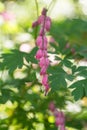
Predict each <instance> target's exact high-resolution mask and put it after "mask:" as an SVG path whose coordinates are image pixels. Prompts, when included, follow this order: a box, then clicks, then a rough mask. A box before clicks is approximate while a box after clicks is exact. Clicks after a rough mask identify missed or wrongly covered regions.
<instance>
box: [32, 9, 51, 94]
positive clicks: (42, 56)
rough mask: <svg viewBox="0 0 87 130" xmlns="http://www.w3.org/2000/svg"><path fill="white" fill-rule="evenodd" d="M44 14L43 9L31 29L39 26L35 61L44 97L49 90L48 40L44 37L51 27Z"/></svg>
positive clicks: (48, 19) (45, 11)
mask: <svg viewBox="0 0 87 130" xmlns="http://www.w3.org/2000/svg"><path fill="white" fill-rule="evenodd" d="M46 13H47V9H45V8H44V9H43V10H42V12H41V15H40V16H39V18H38V20H37V21H35V22H34V23H33V24H32V27H33V28H34V27H36V26H38V25H40V31H39V36H38V37H37V39H36V45H37V46H38V51H37V53H36V59H37V60H38V61H39V66H40V68H41V70H40V75H41V76H42V85H43V86H44V89H45V95H46V94H47V92H48V90H49V83H48V74H47V68H48V66H49V64H50V62H49V59H48V55H47V43H48V40H47V37H46V32H48V31H49V30H50V27H51V19H50V17H48V16H47V15H46Z"/></svg>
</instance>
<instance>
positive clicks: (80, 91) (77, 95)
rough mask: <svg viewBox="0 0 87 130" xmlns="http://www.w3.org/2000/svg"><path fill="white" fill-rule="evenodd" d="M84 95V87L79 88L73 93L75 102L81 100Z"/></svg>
mask: <svg viewBox="0 0 87 130" xmlns="http://www.w3.org/2000/svg"><path fill="white" fill-rule="evenodd" d="M83 95H84V91H83V87H78V88H76V89H74V90H73V91H72V96H74V99H75V101H77V100H79V99H81V98H82V97H83Z"/></svg>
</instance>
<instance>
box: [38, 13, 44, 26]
mask: <svg viewBox="0 0 87 130" xmlns="http://www.w3.org/2000/svg"><path fill="white" fill-rule="evenodd" d="M44 19H45V16H44V15H41V16H39V18H38V23H39V24H42V23H43V22H44Z"/></svg>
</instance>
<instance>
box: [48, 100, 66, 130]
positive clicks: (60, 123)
mask: <svg viewBox="0 0 87 130" xmlns="http://www.w3.org/2000/svg"><path fill="white" fill-rule="evenodd" d="M49 110H50V111H51V112H52V113H53V115H54V117H55V125H56V126H57V127H59V129H60V130H65V115H64V113H63V112H62V111H58V110H57V108H56V107H55V104H54V102H50V104H49Z"/></svg>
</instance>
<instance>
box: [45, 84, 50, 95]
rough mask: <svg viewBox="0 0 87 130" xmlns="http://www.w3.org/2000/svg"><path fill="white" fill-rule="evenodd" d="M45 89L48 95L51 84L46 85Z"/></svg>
mask: <svg viewBox="0 0 87 130" xmlns="http://www.w3.org/2000/svg"><path fill="white" fill-rule="evenodd" d="M44 87H45V95H47V93H48V91H49V88H50V86H49V84H46V85H45V86H44Z"/></svg>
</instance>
